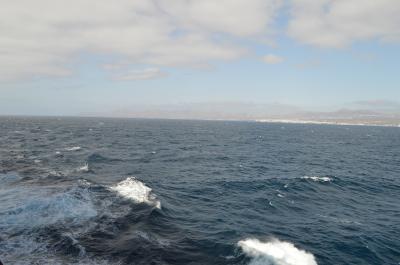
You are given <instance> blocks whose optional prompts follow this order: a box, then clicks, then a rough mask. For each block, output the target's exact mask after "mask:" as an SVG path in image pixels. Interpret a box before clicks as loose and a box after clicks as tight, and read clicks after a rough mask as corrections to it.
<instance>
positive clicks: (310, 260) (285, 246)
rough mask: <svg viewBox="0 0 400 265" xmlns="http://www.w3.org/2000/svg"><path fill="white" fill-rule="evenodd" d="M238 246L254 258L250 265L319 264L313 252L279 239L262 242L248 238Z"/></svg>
mask: <svg viewBox="0 0 400 265" xmlns="http://www.w3.org/2000/svg"><path fill="white" fill-rule="evenodd" d="M238 246H239V247H240V248H241V249H242V250H243V252H244V253H245V254H246V255H247V256H249V257H251V258H252V260H251V262H250V265H318V264H317V262H316V260H315V258H314V255H313V254H311V253H308V252H306V251H304V250H301V249H298V248H296V247H295V246H294V245H293V244H292V243H289V242H282V241H279V240H277V239H273V240H271V241H268V242H261V241H260V240H258V239H253V238H248V239H245V240H241V241H239V242H238Z"/></svg>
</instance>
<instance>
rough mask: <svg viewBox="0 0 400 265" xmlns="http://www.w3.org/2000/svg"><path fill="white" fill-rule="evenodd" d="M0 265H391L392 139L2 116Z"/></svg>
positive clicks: (398, 257)
mask: <svg viewBox="0 0 400 265" xmlns="http://www.w3.org/2000/svg"><path fill="white" fill-rule="evenodd" d="M0 260H1V261H2V262H3V263H4V264H5V265H8V264H121V265H122V264H135V265H136V264H154V265H158V264H160V265H161V264H162V265H164V264H165V265H166V264H185V265H187V264H193V265H195V264H196V265H200V264H202V265H203V264H221V265H223V264H232V265H233V264H243V265H244V264H251V265H256V264H257V265H262V264H267V265H314V264H319V265H339V264H389V265H391V264H393V265H394V264H399V263H400V129H399V128H383V127H360V126H330V125H294V124H291V125H289V124H267V123H253V122H223V121H215V122H212V121H172V120H171V121H166V120H135V119H131V120H128V119H84V118H81V119H78V118H60V119H57V118H6V117H3V118H0Z"/></svg>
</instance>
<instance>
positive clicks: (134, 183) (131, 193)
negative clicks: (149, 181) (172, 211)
mask: <svg viewBox="0 0 400 265" xmlns="http://www.w3.org/2000/svg"><path fill="white" fill-rule="evenodd" d="M110 189H111V190H112V191H115V192H117V193H118V194H119V195H121V196H122V197H124V198H127V199H130V200H132V201H134V202H136V203H146V204H149V205H154V206H155V207H157V208H159V209H161V203H160V201H158V200H157V197H156V196H155V195H154V194H153V193H152V189H151V188H149V187H147V186H146V185H145V184H144V183H143V182H141V181H139V180H137V179H136V178H135V177H128V178H126V179H125V180H123V181H121V182H119V183H118V184H116V185H115V186H112V187H111V188H110Z"/></svg>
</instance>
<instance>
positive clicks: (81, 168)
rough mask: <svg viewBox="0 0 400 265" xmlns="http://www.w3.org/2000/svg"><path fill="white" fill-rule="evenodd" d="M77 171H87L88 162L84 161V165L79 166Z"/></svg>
mask: <svg viewBox="0 0 400 265" xmlns="http://www.w3.org/2000/svg"><path fill="white" fill-rule="evenodd" d="M78 171H79V172H89V164H88V163H85V165H84V166H81V167H80V168H78Z"/></svg>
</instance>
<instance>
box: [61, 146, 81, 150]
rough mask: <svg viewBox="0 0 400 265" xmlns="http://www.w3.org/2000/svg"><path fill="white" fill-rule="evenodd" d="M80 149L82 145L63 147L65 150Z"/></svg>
mask: <svg viewBox="0 0 400 265" xmlns="http://www.w3.org/2000/svg"><path fill="white" fill-rule="evenodd" d="M81 149H82V147H80V146H72V147H67V148H65V150H67V151H79V150H81Z"/></svg>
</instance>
